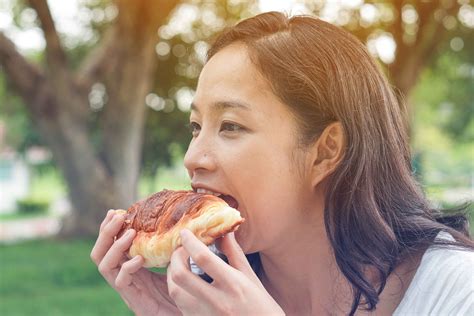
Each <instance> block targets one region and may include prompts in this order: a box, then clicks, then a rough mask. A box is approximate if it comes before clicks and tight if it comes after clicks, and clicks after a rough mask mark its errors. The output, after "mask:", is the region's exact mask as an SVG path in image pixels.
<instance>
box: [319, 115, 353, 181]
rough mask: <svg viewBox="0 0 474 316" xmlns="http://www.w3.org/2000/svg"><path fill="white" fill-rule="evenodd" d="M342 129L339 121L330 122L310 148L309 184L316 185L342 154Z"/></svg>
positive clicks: (330, 171)
mask: <svg viewBox="0 0 474 316" xmlns="http://www.w3.org/2000/svg"><path fill="white" fill-rule="evenodd" d="M344 145H345V139H344V129H343V127H342V124H341V123H340V122H335V123H331V124H330V125H328V126H327V127H326V128H325V129H324V131H323V132H322V133H321V136H319V138H318V140H317V141H316V142H315V143H314V144H313V147H312V149H311V153H312V154H311V164H312V165H311V184H312V185H313V187H316V186H317V185H318V184H319V183H320V182H321V181H323V180H324V179H325V178H326V177H327V176H328V175H329V174H331V173H332V172H333V171H334V169H336V167H337V165H338V164H339V162H340V161H341V160H342V157H343V155H344Z"/></svg>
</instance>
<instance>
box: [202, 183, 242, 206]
mask: <svg viewBox="0 0 474 316" xmlns="http://www.w3.org/2000/svg"><path fill="white" fill-rule="evenodd" d="M194 191H195V192H196V193H201V194H210V195H214V196H217V197H218V198H221V199H223V200H224V201H225V202H226V203H227V204H229V206H230V207H232V208H235V209H239V202H237V200H236V199H235V198H234V197H232V196H231V195H227V194H222V193H218V192H213V191H210V190H206V189H201V188H197V189H194Z"/></svg>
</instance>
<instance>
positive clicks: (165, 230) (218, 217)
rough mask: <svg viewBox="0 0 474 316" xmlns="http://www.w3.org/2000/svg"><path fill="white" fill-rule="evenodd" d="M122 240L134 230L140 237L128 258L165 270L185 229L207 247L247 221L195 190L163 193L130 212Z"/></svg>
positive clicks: (210, 196) (133, 244) (150, 198)
mask: <svg viewBox="0 0 474 316" xmlns="http://www.w3.org/2000/svg"><path fill="white" fill-rule="evenodd" d="M116 212H118V213H124V214H126V217H125V223H124V225H123V227H122V229H121V231H120V232H119V233H118V235H117V238H119V237H120V236H121V235H123V233H125V231H126V230H128V229H131V228H133V229H134V230H136V231H137V234H136V236H135V238H134V240H133V242H132V246H131V247H130V249H129V253H128V255H129V256H130V257H134V256H136V255H141V256H142V257H143V258H144V259H145V262H144V266H145V267H165V266H167V265H168V263H169V262H170V259H171V255H172V253H173V251H174V250H175V249H176V248H178V247H179V246H181V238H180V236H179V233H180V231H181V230H182V229H184V228H186V229H189V230H191V231H192V232H193V233H194V235H196V237H197V238H198V239H199V240H201V241H202V242H203V243H205V244H206V245H210V244H211V243H213V242H214V241H215V240H216V239H217V238H219V237H221V236H223V235H225V234H227V233H229V232H232V231H235V230H236V229H237V228H238V227H239V225H240V224H241V223H242V222H243V221H244V219H243V218H242V217H241V216H240V213H239V211H237V210H236V209H234V208H232V207H230V206H229V205H228V204H227V203H226V202H225V201H224V200H222V199H220V198H218V197H216V196H214V195H210V194H199V193H195V192H193V191H171V190H164V191H161V192H158V193H155V194H153V195H152V196H150V197H148V198H147V199H145V200H142V201H139V202H137V203H135V204H133V205H132V206H131V207H130V208H129V209H128V210H127V211H125V210H116Z"/></svg>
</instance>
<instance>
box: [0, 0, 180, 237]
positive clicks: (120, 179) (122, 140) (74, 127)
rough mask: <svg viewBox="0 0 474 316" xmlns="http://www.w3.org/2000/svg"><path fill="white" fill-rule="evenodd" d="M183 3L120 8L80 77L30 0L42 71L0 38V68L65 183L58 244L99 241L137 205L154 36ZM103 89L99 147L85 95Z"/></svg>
mask: <svg viewBox="0 0 474 316" xmlns="http://www.w3.org/2000/svg"><path fill="white" fill-rule="evenodd" d="M177 2H178V1H164V0H163V1H151V0H135V1H125V0H122V1H117V7H118V10H119V15H118V17H117V19H116V21H115V23H114V25H113V26H111V30H110V31H109V32H108V34H107V37H106V39H104V41H103V42H102V45H101V46H99V47H98V48H97V49H96V50H95V51H93V52H91V54H90V56H89V57H88V58H86V60H85V61H84V64H83V67H81V69H80V70H79V71H80V72H79V73H77V74H74V73H72V71H71V70H70V68H69V67H68V65H67V58H66V54H65V53H64V51H63V50H62V47H61V45H60V42H59V37H58V35H57V32H56V30H55V27H54V23H53V21H52V18H51V15H50V13H49V8H48V6H47V4H46V2H45V1H44V0H30V4H31V6H32V7H33V8H34V9H35V10H36V12H37V13H38V18H39V20H40V22H41V26H42V29H43V31H44V33H45V39H46V43H47V48H46V54H47V58H46V59H47V68H46V70H45V71H42V70H41V69H38V68H37V67H35V66H34V65H32V64H31V63H29V62H28V61H27V60H26V59H25V58H24V57H23V56H21V55H20V54H19V53H18V52H17V50H16V49H15V47H14V45H13V43H12V42H11V41H10V40H9V39H8V38H6V37H5V36H4V35H3V34H2V33H0V65H1V66H2V67H3V69H4V70H5V73H6V75H7V78H8V79H9V82H10V83H11V84H12V85H13V86H14V88H16V90H17V92H18V93H19V94H20V95H21V96H22V97H23V99H24V100H25V104H26V106H27V108H28V110H29V112H30V114H31V118H32V121H33V122H34V124H35V125H36V127H37V130H38V132H39V133H40V135H41V136H42V138H43V139H44V141H45V142H46V144H47V145H48V146H49V148H50V149H51V151H52V153H53V157H54V159H55V161H56V163H57V165H58V167H59V168H60V170H61V171H62V173H63V175H64V179H65V181H66V183H67V186H68V189H69V192H68V193H69V197H70V200H71V203H72V206H73V212H72V213H71V214H70V215H68V216H67V217H66V218H65V219H64V221H63V226H62V229H61V232H60V235H61V236H94V235H97V233H98V228H99V225H100V223H101V221H102V219H103V218H104V216H105V213H106V212H107V210H108V209H110V208H127V207H128V206H129V205H130V204H131V203H132V202H133V201H134V200H135V199H136V197H137V183H138V176H139V171H140V170H139V169H140V159H141V151H142V143H143V128H144V120H145V102H144V100H145V96H146V94H147V93H148V91H150V88H151V83H152V80H153V72H154V70H155V67H156V60H157V58H156V57H155V56H154V47H155V45H156V43H157V42H158V40H159V38H158V36H157V32H156V31H157V29H158V27H159V26H160V24H162V23H163V22H164V20H165V18H166V17H167V16H168V15H169V14H170V12H171V11H172V9H173V8H174V7H175V5H176V3H177ZM96 82H102V83H103V84H105V87H106V91H107V95H108V96H109V100H108V102H107V103H106V104H105V106H104V109H103V110H102V112H101V113H100V127H101V129H100V130H101V142H100V148H99V149H98V150H97V149H96V146H94V144H93V142H92V140H91V135H90V130H89V124H90V119H91V109H90V106H89V99H88V94H89V92H90V87H91V86H92V85H93V84H94V83H96Z"/></svg>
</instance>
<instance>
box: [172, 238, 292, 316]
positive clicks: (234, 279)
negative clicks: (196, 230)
mask: <svg viewBox="0 0 474 316" xmlns="http://www.w3.org/2000/svg"><path fill="white" fill-rule="evenodd" d="M181 241H182V244H183V247H180V248H178V249H177V250H175V252H174V253H173V255H172V257H171V263H170V265H169V266H168V273H167V278H168V290H169V294H170V296H171V297H172V298H173V300H174V301H175V303H176V305H177V306H178V308H179V310H180V311H181V312H182V313H183V314H184V315H284V312H283V310H282V309H281V308H280V306H278V304H277V303H276V302H275V301H274V300H273V298H272V297H271V296H270V294H268V292H267V291H266V290H265V288H264V287H263V285H262V283H261V282H260V280H259V279H258V277H257V275H255V273H254V272H253V270H252V268H251V267H250V265H249V263H248V261H247V258H246V257H245V255H244V253H243V252H242V249H241V248H240V246H239V244H238V243H237V241H236V240H235V237H234V233H230V234H227V235H226V236H224V237H223V239H222V241H221V247H220V248H221V251H222V252H223V253H224V254H225V255H226V256H227V258H228V259H229V264H230V265H228V264H226V263H225V262H224V261H223V260H222V259H221V258H219V257H218V256H216V255H215V254H214V253H212V252H211V251H210V250H209V249H208V248H207V247H206V245H204V244H203V243H202V242H201V241H199V240H198V239H197V238H196V237H195V236H194V234H193V233H191V231H189V230H183V231H182V232H181ZM190 256H191V258H192V259H193V260H194V261H195V262H196V264H197V265H198V266H199V267H200V268H201V269H202V270H204V271H205V272H206V273H207V274H208V275H209V276H211V278H213V280H214V281H213V282H212V283H211V284H209V283H207V282H205V281H204V280H202V279H201V278H200V277H199V276H197V275H195V274H193V273H192V272H191V271H190V267H189V257H190Z"/></svg>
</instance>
